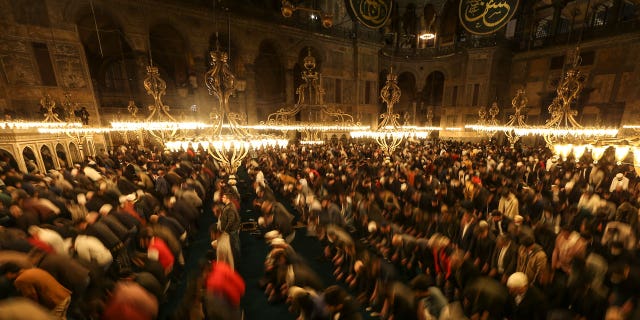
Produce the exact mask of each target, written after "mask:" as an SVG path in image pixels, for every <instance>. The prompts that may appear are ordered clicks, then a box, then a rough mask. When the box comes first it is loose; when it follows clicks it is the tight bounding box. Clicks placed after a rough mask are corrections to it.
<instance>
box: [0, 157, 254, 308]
mask: <svg viewBox="0 0 640 320" xmlns="http://www.w3.org/2000/svg"><path fill="white" fill-rule="evenodd" d="M190 151H191V152H182V153H169V152H160V151H156V152H154V151H151V150H149V149H138V148H135V147H130V148H127V147H121V148H118V149H116V150H114V151H112V152H110V153H107V152H101V153H100V154H98V155H97V156H96V157H88V158H87V159H86V161H85V162H84V163H81V164H76V165H75V166H73V167H71V168H63V169H60V170H49V171H48V172H38V171H37V170H34V171H31V172H29V173H21V172H19V171H18V170H17V169H16V168H12V167H10V166H4V167H3V168H2V172H1V174H0V183H1V186H0V286H1V288H0V318H2V319H30V320H34V319H51V317H52V316H53V317H54V318H57V319H66V318H65V316H67V315H68V316H69V317H70V318H73V319H155V318H156V317H157V316H158V312H159V305H161V304H163V303H166V302H167V296H168V295H169V294H170V293H171V292H172V291H173V290H175V288H177V286H178V283H179V282H180V281H183V280H181V279H182V278H183V273H184V264H185V255H184V254H183V252H185V249H186V248H188V246H189V244H190V241H191V240H192V239H193V237H194V235H195V234H196V232H197V231H198V230H199V229H202V228H204V230H205V233H207V229H208V228H209V226H207V225H199V222H198V221H199V220H198V218H199V216H201V212H202V206H203V200H207V198H211V194H213V192H214V189H219V193H220V190H223V189H222V188H224V187H225V186H224V183H217V184H216V183H215V181H216V180H225V179H224V177H223V175H224V172H223V171H221V170H220V169H219V168H218V167H217V166H216V164H215V163H214V162H213V161H212V160H211V159H210V157H208V156H207V153H206V152H204V151H202V150H200V152H194V151H193V150H190ZM225 190H226V189H225ZM223 193H224V192H223ZM238 220H239V218H238ZM226 231H229V232H230V233H233V230H226ZM235 231H236V237H237V230H235ZM227 242H228V241H227ZM225 247H226V248H227V251H230V249H229V248H230V246H229V245H227V246H225ZM203 271H204V274H205V275H208V278H206V282H207V285H206V288H207V289H208V290H211V291H212V292H213V293H215V292H216V290H218V291H220V290H222V289H220V277H222V278H228V277H225V276H224V275H225V274H232V275H233V274H234V271H233V269H232V268H228V266H227V265H226V263H225V262H224V261H223V262H220V263H217V264H214V265H213V267H209V266H206V268H203ZM209 271H211V272H209ZM235 276H237V274H235ZM236 280H239V281H238V282H239V284H238V286H244V283H243V282H242V279H236ZM240 282H241V283H240ZM243 290H244V289H243V287H242V290H241V291H243ZM225 297H227V296H225ZM216 303H217V304H220V299H217V300H216V299H213V301H212V302H211V305H216ZM227 305H229V306H238V305H239V297H238V299H237V301H235V300H234V301H230V302H228V303H227ZM201 309H203V308H201ZM183 312H184V313H186V312H191V310H184V311H183ZM174 316H175V315H174ZM177 316H180V315H179V314H178V315H177Z"/></svg>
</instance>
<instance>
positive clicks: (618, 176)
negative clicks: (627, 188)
mask: <svg viewBox="0 0 640 320" xmlns="http://www.w3.org/2000/svg"><path fill="white" fill-rule="evenodd" d="M616 178H618V179H622V178H624V174H622V172H620V173H618V174H616Z"/></svg>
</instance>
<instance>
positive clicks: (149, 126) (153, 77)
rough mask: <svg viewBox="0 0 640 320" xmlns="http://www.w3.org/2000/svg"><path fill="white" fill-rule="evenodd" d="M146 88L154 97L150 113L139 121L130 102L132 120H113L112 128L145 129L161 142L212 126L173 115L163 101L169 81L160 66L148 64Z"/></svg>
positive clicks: (126, 129) (135, 109)
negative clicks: (161, 73) (180, 118)
mask: <svg viewBox="0 0 640 320" xmlns="http://www.w3.org/2000/svg"><path fill="white" fill-rule="evenodd" d="M143 84H144V89H145V91H146V92H147V94H149V95H150V96H152V97H153V104H151V105H149V106H148V110H149V115H148V116H147V117H146V118H145V119H143V120H141V121H138V120H137V118H136V114H137V112H138V108H137V107H136V106H135V104H131V103H130V104H129V106H128V110H129V112H131V114H132V116H133V119H132V120H130V121H112V122H111V128H112V129H113V130H116V131H121V132H127V131H144V132H147V133H149V134H150V135H151V136H152V137H153V138H155V139H156V140H157V141H158V142H159V143H160V144H163V145H164V144H166V143H167V142H169V141H172V140H175V139H177V138H179V136H180V135H187V134H188V132H189V131H192V130H196V129H204V128H208V127H210V125H209V124H206V123H203V122H193V121H184V122H183V121H178V120H176V119H175V118H174V117H173V115H171V113H170V110H171V107H170V106H168V105H166V104H165V103H164V102H163V101H162V97H163V96H164V95H165V94H166V90H167V83H166V82H165V81H164V80H163V79H162V78H161V77H160V72H159V70H158V67H156V66H153V65H150V66H147V76H146V78H145V79H144V81H143Z"/></svg>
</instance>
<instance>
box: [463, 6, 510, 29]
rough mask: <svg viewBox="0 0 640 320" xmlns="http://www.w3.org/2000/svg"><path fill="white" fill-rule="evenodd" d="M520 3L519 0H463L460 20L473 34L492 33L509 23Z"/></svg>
mask: <svg viewBox="0 0 640 320" xmlns="http://www.w3.org/2000/svg"><path fill="white" fill-rule="evenodd" d="M519 3H520V1H519V0H461V1H460V10H459V16H460V22H461V23H462V26H463V27H464V28H465V29H467V31H469V32H471V33H473V34H478V35H487V34H491V33H494V32H496V31H498V30H500V29H502V27H504V26H505V25H507V23H509V21H510V20H511V17H513V14H514V13H516V11H517V10H518V4H519Z"/></svg>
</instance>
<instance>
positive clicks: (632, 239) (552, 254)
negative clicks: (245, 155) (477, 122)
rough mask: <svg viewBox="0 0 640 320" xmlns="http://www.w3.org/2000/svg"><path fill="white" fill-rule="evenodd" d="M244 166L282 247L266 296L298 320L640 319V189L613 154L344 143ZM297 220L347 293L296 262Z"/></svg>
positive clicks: (265, 156) (270, 236)
mask: <svg viewBox="0 0 640 320" xmlns="http://www.w3.org/2000/svg"><path fill="white" fill-rule="evenodd" d="M247 165H248V167H249V168H250V174H251V175H252V177H253V178H254V181H255V184H254V186H255V189H256V195H257V198H256V201H255V205H256V208H259V209H260V210H262V216H261V217H260V219H259V223H260V226H261V227H262V228H263V230H264V231H265V232H266V233H265V239H266V240H267V242H268V243H270V246H271V251H270V252H269V254H268V256H267V258H266V260H265V274H264V277H263V280H262V281H261V283H260V284H261V285H262V286H263V288H264V290H265V294H266V295H267V297H268V299H269V300H270V301H273V302H275V301H287V302H288V303H290V305H291V310H292V311H293V312H294V313H295V314H296V315H299V319H360V318H361V313H360V310H366V312H370V313H371V315H374V316H379V317H381V318H383V319H465V318H469V319H598V320H600V319H611V320H613V319H640V306H639V301H638V295H639V293H638V292H640V291H638V290H637V288H640V269H638V267H639V266H640V264H639V263H638V258H639V257H638V250H637V241H638V240H637V239H638V214H639V211H638V205H639V204H640V203H639V202H640V183H638V182H640V179H639V178H638V176H637V175H636V171H635V170H634V168H633V166H631V165H626V164H624V163H622V164H620V163H617V162H616V161H615V159H614V154H613V150H612V149H610V150H609V151H607V152H606V154H605V156H604V157H603V158H602V159H601V160H600V161H599V162H598V163H594V162H593V161H592V160H591V158H590V156H589V154H588V153H587V154H586V155H584V156H583V157H582V158H580V159H575V158H571V157H569V158H567V159H561V158H558V157H556V156H554V155H553V153H552V152H550V151H549V150H548V149H547V148H546V147H543V146H540V147H527V146H521V145H517V146H516V147H515V148H511V147H508V146H500V145H498V144H496V143H484V144H472V143H463V142H454V141H438V142H433V143H424V144H421V143H407V144H405V145H403V146H402V147H400V148H398V149H397V150H396V152H395V153H394V154H393V155H392V156H390V157H387V156H385V155H384V154H383V153H381V152H380V150H379V149H378V148H377V145H376V144H375V143H359V144H356V143H344V144H341V145H339V146H326V145H325V146H318V147H314V146H294V147H290V148H289V150H286V151H277V152H273V151H270V152H267V151H265V152H261V153H258V154H257V155H256V157H255V159H253V160H251V162H250V163H248V164H247ZM296 220H298V221H299V222H301V223H302V224H304V225H306V229H307V230H306V234H307V235H314V236H317V237H318V238H319V241H320V243H321V244H322V246H323V248H324V259H325V260H326V261H328V262H330V264H331V266H332V268H333V270H332V271H333V275H334V277H335V280H336V281H338V282H339V283H342V285H341V286H335V285H334V286H331V287H329V288H325V287H324V284H323V283H322V281H321V280H320V279H321V278H320V277H319V276H318V274H316V273H315V272H314V269H313V268H312V267H311V266H310V263H315V262H313V261H312V262H309V261H305V259H304V258H302V257H301V255H300V254H298V253H296V252H295V250H294V248H293V247H292V246H291V242H292V240H294V239H295V237H296V236H297V237H300V236H301V235H300V234H298V235H296V228H294V225H293V224H294V222H295V221H296ZM298 230H299V229H298ZM298 233H301V232H298ZM294 243H295V242H294ZM344 288H348V290H345V289H344ZM358 306H360V307H358Z"/></svg>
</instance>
